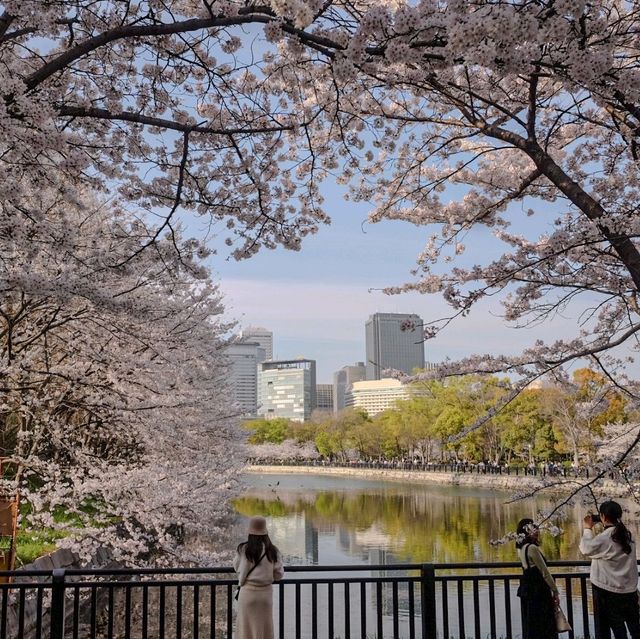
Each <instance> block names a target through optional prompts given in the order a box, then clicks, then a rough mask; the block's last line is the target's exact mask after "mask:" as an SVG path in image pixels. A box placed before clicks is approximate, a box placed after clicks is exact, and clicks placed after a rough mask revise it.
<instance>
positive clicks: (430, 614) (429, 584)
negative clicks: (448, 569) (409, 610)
mask: <svg viewBox="0 0 640 639" xmlns="http://www.w3.org/2000/svg"><path fill="white" fill-rule="evenodd" d="M420 597H421V604H422V605H421V606H420V608H421V612H422V639H436V633H437V627H436V571H435V569H434V567H433V565H432V564H422V566H421V567H420Z"/></svg>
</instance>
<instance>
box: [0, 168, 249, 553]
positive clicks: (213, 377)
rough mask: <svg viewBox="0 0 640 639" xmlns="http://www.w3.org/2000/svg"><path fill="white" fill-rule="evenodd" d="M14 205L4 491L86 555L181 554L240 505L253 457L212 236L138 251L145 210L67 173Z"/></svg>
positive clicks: (8, 244)
mask: <svg viewBox="0 0 640 639" xmlns="http://www.w3.org/2000/svg"><path fill="white" fill-rule="evenodd" d="M62 182H63V180H62V179H61V180H60V184H62ZM0 209H1V212H2V216H1V217H2V220H1V221H0V254H1V255H2V270H1V274H0V286H1V287H2V298H1V299H0V358H1V367H0V379H1V380H2V396H1V401H0V433H1V434H2V436H1V438H0V445H1V446H2V457H4V460H5V462H6V464H5V474H4V476H3V477H2V479H1V480H0V488H1V489H2V493H3V494H4V495H13V494H15V493H16V492H18V493H19V494H20V498H21V500H22V503H23V505H24V506H25V508H26V510H25V517H26V518H27V519H28V525H30V526H33V527H36V528H55V529H62V530H64V532H65V533H66V534H67V537H66V538H65V539H64V540H62V541H61V542H60V543H61V545H68V546H70V547H71V548H73V549H74V550H77V551H79V552H80V553H81V554H82V555H83V556H85V557H88V556H90V555H91V553H92V552H93V551H94V549H95V547H96V546H97V545H102V546H108V547H110V548H111V549H112V550H113V554H114V556H115V557H116V558H118V559H122V560H128V561H152V560H153V559H156V558H160V557H164V558H165V559H166V557H168V556H170V555H171V553H179V552H181V548H182V550H184V547H183V546H182V542H184V540H185V538H186V537H189V536H191V535H196V534H202V533H203V532H206V533H210V532H211V530H212V529H214V528H215V526H216V523H217V522H218V521H219V520H220V517H221V516H223V515H224V514H225V497H226V495H227V493H228V490H229V488H231V487H232V486H233V485H234V481H235V475H236V473H237V472H238V469H239V468H240V465H241V458H242V455H241V453H240V450H239V444H238V440H239V436H238V433H237V432H236V430H235V426H234V416H233V415H232V414H230V412H229V408H228V404H229V402H228V401H227V400H226V398H227V397H228V395H227V391H226V383H225V370H226V368H225V360H224V358H223V349H224V345H225V338H224V336H225V334H226V333H227V331H228V329H229V328H230V327H229V326H228V325H227V324H226V323H225V322H224V321H223V320H222V319H221V318H222V310H223V307H222V303H221V296H220V293H219V291H218V290H217V287H216V286H215V285H214V284H213V283H212V282H211V281H210V279H209V277H208V273H207V271H206V269H205V268H204V267H203V265H202V260H201V257H199V256H198V251H197V248H198V244H197V243H194V245H193V250H191V251H190V252H188V253H187V252H185V251H182V253H181V256H180V259H177V256H176V253H175V251H174V248H173V242H172V239H171V238H170V237H165V238H162V239H158V240H157V241H156V243H155V248H154V250H153V251H138V249H139V248H141V247H142V246H143V245H144V243H145V242H146V241H147V238H148V237H149V234H150V233H151V232H152V231H151V230H150V229H149V228H148V227H147V226H146V225H145V224H144V222H143V221H142V220H141V219H140V218H139V217H136V216H134V215H131V214H130V213H128V212H127V211H125V210H123V209H120V208H118V207H117V206H114V205H113V204H112V203H110V202H106V201H104V200H102V199H101V198H100V197H99V196H95V195H94V194H93V193H91V192H87V191H83V190H75V189H73V188H70V187H66V186H60V187H59V188H58V189H54V188H48V189H44V190H41V191H38V192H33V193H31V194H30V196H29V197H24V198H22V199H21V200H20V204H19V205H16V204H14V203H13V202H12V201H7V200H5V201H2V202H1V203H0ZM187 245H188V244H187V243H184V244H183V246H185V247H186V246H187ZM134 254H136V257H135V258H134V259H130V260H127V261H126V263H121V262H122V261H123V260H125V258H127V257H128V256H131V255H134ZM167 553H169V554H167Z"/></svg>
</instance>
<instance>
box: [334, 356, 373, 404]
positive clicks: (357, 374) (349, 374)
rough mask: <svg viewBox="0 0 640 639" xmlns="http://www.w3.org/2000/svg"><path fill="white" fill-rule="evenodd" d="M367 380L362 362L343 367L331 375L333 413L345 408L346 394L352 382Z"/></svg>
mask: <svg viewBox="0 0 640 639" xmlns="http://www.w3.org/2000/svg"><path fill="white" fill-rule="evenodd" d="M364 379H367V369H366V367H365V365H364V362H356V363H355V365H354V366H343V367H342V368H341V369H340V370H339V371H337V372H336V373H334V374H333V412H334V413H337V412H338V411H340V410H342V409H343V408H344V407H345V398H346V394H347V393H348V392H349V391H350V390H351V385H352V384H353V383H354V382H361V381H362V380H364Z"/></svg>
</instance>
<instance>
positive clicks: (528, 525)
mask: <svg viewBox="0 0 640 639" xmlns="http://www.w3.org/2000/svg"><path fill="white" fill-rule="evenodd" d="M533 528H536V525H535V524H534V523H533V519H529V518H525V519H521V520H520V521H519V522H518V528H517V529H516V534H517V535H518V539H517V540H516V548H522V547H523V546H525V545H526V544H535V545H536V546H537V545H538V542H537V541H536V540H535V539H533V538H532V537H531V531H532V529H533Z"/></svg>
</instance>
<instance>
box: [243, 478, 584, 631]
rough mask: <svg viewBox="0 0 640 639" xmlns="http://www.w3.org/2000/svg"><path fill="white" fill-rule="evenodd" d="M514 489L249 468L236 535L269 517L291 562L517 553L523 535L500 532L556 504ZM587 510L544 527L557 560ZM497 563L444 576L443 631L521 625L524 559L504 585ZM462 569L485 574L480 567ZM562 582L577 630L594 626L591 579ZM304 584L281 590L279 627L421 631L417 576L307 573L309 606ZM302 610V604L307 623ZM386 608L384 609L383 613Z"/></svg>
mask: <svg viewBox="0 0 640 639" xmlns="http://www.w3.org/2000/svg"><path fill="white" fill-rule="evenodd" d="M509 498H510V495H509V494H508V493H504V492H498V491H488V490H481V489H471V488H468V487H464V488H462V487H456V486H434V485H429V484H415V483H407V484H403V483H391V482H381V481H365V480H358V479H354V478H339V477H327V476H308V475H297V476H296V475H267V474H265V475H258V474H255V475H248V476H247V478H246V493H245V494H244V495H243V496H241V497H240V498H239V499H237V500H236V502H235V506H236V510H237V512H238V513H239V515H240V516H239V518H238V522H237V534H238V537H239V538H242V537H243V536H244V534H245V531H246V518H247V517H250V516H252V515H255V514H262V515H265V516H267V518H268V520H269V529H270V533H271V536H272V538H273V540H274V542H275V543H276V544H277V545H278V546H279V547H280V549H281V550H282V552H283V554H284V558H285V564H295V563H298V564H321V565H334V564H335V565H345V564H397V563H430V562H433V563H451V562H475V561H515V560H516V553H515V548H514V544H513V543H508V544H505V545H501V546H493V545H491V544H490V540H492V539H496V538H499V537H501V536H503V535H504V534H505V533H506V532H508V531H512V530H515V528H516V524H517V522H518V520H519V519H521V518H522V517H532V518H534V519H535V518H537V515H538V513H539V512H540V511H544V510H549V509H550V508H551V507H552V506H553V498H550V497H544V498H542V497H538V498H537V499H533V500H527V501H524V502H518V503H514V504H509V503H507V502H508V500H509ZM583 515H584V513H583V509H582V508H579V507H576V508H575V509H572V510H571V511H569V512H565V513H564V514H563V515H562V516H561V517H559V518H558V519H557V520H556V521H555V522H554V523H556V524H557V525H558V526H560V527H561V528H563V529H564V530H565V532H564V534H563V535H561V536H559V537H552V536H551V535H549V534H545V535H543V538H542V551H543V552H544V554H545V556H546V557H547V559H550V560H553V559H564V560H571V559H579V558H580V555H579V552H578V543H579V540H580V534H581V519H582V517H583ZM490 572H491V571H489V570H486V571H482V573H483V575H484V577H483V580H481V581H480V582H477V583H476V585H475V586H474V585H473V584H472V582H471V581H468V580H465V581H458V582H455V583H454V582H450V583H447V582H445V581H441V582H439V583H438V584H437V590H436V611H437V612H436V618H437V626H438V628H439V629H441V630H440V631H439V634H438V636H439V637H444V636H446V637H450V636H457V637H461V638H464V637H470V636H474V635H475V636H479V635H478V633H479V632H480V634H481V635H482V636H488V634H487V633H488V628H489V627H490V626H491V625H494V626H495V629H496V633H497V634H496V636H499V637H501V636H507V635H510V636H513V637H519V636H521V627H520V614H519V606H520V603H519V600H518V598H517V597H516V587H517V582H518V577H519V574H520V570H519V569H506V570H501V571H500V572H501V573H503V574H505V575H507V574H509V575H511V576H510V577H509V578H508V579H504V583H502V581H503V580H502V579H501V581H500V583H497V584H495V592H494V589H493V588H494V584H493V582H491V581H490V578H489V577H488V574H489V573H490ZM455 573H456V574H457V575H461V574H469V575H471V574H474V575H475V574H478V573H477V571H474V570H471V569H470V570H456V571H455ZM323 574H324V573H323ZM400 574H405V573H404V572H402V573H399V572H398V571H397V570H396V571H393V570H392V569H391V567H389V569H384V570H376V571H366V570H365V571H357V572H353V573H350V576H352V577H357V576H360V577H364V576H369V577H374V578H375V577H387V576H396V577H397V576H399V575H400ZM439 574H444V573H442V572H440V573H439ZM416 575H417V573H416V572H415V571H412V572H409V573H406V577H407V578H409V581H411V580H412V578H414V577H416ZM296 576H297V577H303V576H311V574H310V573H297V575H296ZM314 576H315V577H317V576H318V575H317V574H315V575H314ZM343 576H344V575H343ZM559 586H560V590H561V592H562V593H563V599H562V601H563V605H564V606H565V610H566V611H567V613H568V614H570V617H571V620H572V622H573V625H574V631H575V632H574V636H576V637H583V636H588V635H589V632H590V631H589V629H588V627H586V626H585V625H584V620H583V619H584V617H583V614H582V605H583V600H584V601H587V599H588V593H587V582H586V580H582V581H579V580H576V579H568V578H567V579H565V578H563V579H561V580H559ZM296 587H297V586H296V585H295V583H291V584H287V585H285V586H281V587H280V588H277V589H276V591H275V593H274V596H275V599H274V602H275V610H276V611H280V613H277V612H276V613H275V623H276V628H277V629H278V631H279V629H280V628H281V627H282V628H283V631H284V634H285V636H298V637H303V638H305V639H306V638H310V637H313V636H327V635H329V636H340V637H345V636H349V635H350V634H351V636H369V637H378V638H381V637H387V636H395V637H401V638H403V639H404V638H405V637H406V638H410V637H415V636H420V634H421V626H420V624H421V619H422V611H421V600H420V588H419V586H418V584H417V583H407V582H403V583H399V584H395V585H394V584H392V583H384V584H383V583H378V584H372V583H368V584H366V585H362V584H361V585H360V587H359V588H358V587H357V586H356V585H355V584H353V585H352V587H351V591H349V590H347V589H348V586H347V584H340V583H336V584H333V585H332V584H322V585H319V586H318V587H317V590H316V591H312V590H311V588H312V586H310V585H308V584H303V585H302V587H301V588H300V591H299V605H298V603H296V602H297V597H298V595H296V593H297V592H298V591H296ZM501 593H502V594H501ZM583 593H584V597H583ZM347 603H348V605H347ZM294 611H298V612H299V616H298V622H296V615H295V614H293V612H294ZM377 611H379V612H380V613H381V614H380V615H378V616H376V612H377ZM574 611H575V615H574ZM394 612H395V614H394ZM585 612H587V611H585ZM476 613H477V614H476ZM476 624H477V625H476ZM298 626H301V630H300V628H299V627H298ZM365 627H366V628H367V631H366V632H365V631H364V630H363V628H365ZM312 628H314V629H315V632H314V631H312ZM349 628H351V631H349ZM358 628H359V629H360V630H357V629H358ZM479 629H481V630H479ZM358 632H360V634H358ZM445 633H446V634H445Z"/></svg>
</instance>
